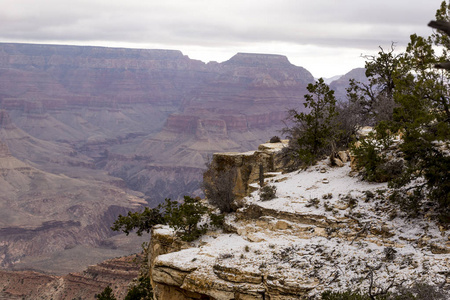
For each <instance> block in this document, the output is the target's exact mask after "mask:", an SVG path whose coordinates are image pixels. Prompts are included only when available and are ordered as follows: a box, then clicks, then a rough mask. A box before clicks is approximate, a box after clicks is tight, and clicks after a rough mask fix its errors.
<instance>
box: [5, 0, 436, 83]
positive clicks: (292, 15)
mask: <svg viewBox="0 0 450 300" xmlns="http://www.w3.org/2000/svg"><path fill="white" fill-rule="evenodd" d="M441 2H442V1H441V0H220V1H216V0H0V3H1V9H0V42H32V43H45V44H48V43H52V44H68V45H93V46H108V47H130V48H143V49H177V50H181V51H182V52H183V53H184V54H185V55H188V56H189V57H190V58H194V59H200V60H202V61H205V62H208V61H218V62H222V61H225V60H228V59H229V58H230V57H232V56H233V55H234V54H235V53H237V52H255V53H272V54H282V55H286V56H287V57H288V58H289V60H290V62H291V63H293V64H295V65H297V66H302V67H305V68H306V69H308V70H309V71H310V72H311V73H312V74H313V75H314V76H315V77H321V76H322V77H331V76H334V75H339V74H344V73H346V72H348V71H350V70H351V69H353V68H355V67H362V66H364V60H363V59H362V58H360V55H361V54H375V53H376V52H377V50H378V46H382V47H384V48H388V47H389V46H390V44H391V42H395V43H396V44H397V48H398V49H401V48H402V47H404V46H406V44H407V42H408V40H409V35H410V34H412V33H417V34H421V35H429V34H431V33H432V30H431V29H430V28H428V27H427V23H428V22H429V21H430V20H432V19H434V17H435V12H436V9H438V8H439V6H440V3H441Z"/></svg>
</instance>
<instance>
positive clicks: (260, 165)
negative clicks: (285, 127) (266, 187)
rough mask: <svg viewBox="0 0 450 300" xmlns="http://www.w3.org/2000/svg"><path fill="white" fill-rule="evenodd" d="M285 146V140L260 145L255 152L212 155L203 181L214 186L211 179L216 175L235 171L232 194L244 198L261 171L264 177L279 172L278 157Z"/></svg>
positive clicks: (258, 178)
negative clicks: (264, 174)
mask: <svg viewBox="0 0 450 300" xmlns="http://www.w3.org/2000/svg"><path fill="white" fill-rule="evenodd" d="M285 146H287V140H284V141H281V142H279V143H265V144H261V145H260V146H259V147H258V150H256V151H248V152H244V153H240V152H224V153H214V155H213V157H212V160H211V165H210V167H209V172H207V173H205V176H204V177H203V180H204V181H208V182H209V183H210V184H211V185H214V182H213V181H212V178H217V176H215V174H216V173H221V172H224V171H228V170H231V169H236V174H235V177H236V178H235V179H234V181H233V182H234V183H235V184H234V188H233V192H234V194H235V195H236V196H237V197H245V196H247V195H248V194H249V192H251V188H250V184H251V183H255V182H259V180H260V172H261V171H262V172H263V173H266V176H267V175H268V174H269V173H270V172H278V171H281V168H282V166H281V165H280V162H279V155H280V153H281V151H282V149H283V148H284V147H285Z"/></svg>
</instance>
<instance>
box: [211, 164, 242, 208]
mask: <svg viewBox="0 0 450 300" xmlns="http://www.w3.org/2000/svg"><path fill="white" fill-rule="evenodd" d="M236 172H237V170H236V168H229V169H226V168H224V169H220V170H215V169H213V168H212V167H211V163H207V170H206V171H205V173H204V174H203V184H202V188H203V192H204V193H205V196H206V198H207V199H208V201H209V203H210V204H211V205H214V206H215V207H217V208H218V209H219V210H220V212H221V213H230V212H232V211H234V207H233V202H234V200H235V198H236V197H235V195H234V191H233V189H234V185H235V180H236V176H237V173H236Z"/></svg>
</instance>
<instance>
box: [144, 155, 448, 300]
mask: <svg viewBox="0 0 450 300" xmlns="http://www.w3.org/2000/svg"><path fill="white" fill-rule="evenodd" d="M222 155H226V154H222ZM230 157H232V158H233V159H234V158H235V157H236V154H231V155H230ZM344 160H345V159H344ZM350 174H351V168H350V163H349V162H344V164H343V166H342V167H331V166H329V164H328V161H322V162H320V163H318V164H317V165H316V166H314V167H310V168H309V169H307V170H305V171H301V172H293V173H288V174H281V173H276V174H272V175H275V176H274V177H271V178H270V179H268V180H267V182H266V184H270V185H274V186H276V188H277V195H276V198H275V199H273V200H269V201H262V200H261V197H260V195H259V192H258V186H257V185H256V184H251V186H253V187H254V189H255V190H256V191H254V192H252V193H251V194H250V195H249V196H247V197H245V198H244V206H243V207H242V208H240V209H239V210H238V211H237V212H236V213H233V214H230V215H228V216H227V217H226V224H225V227H224V228H225V229H224V230H222V231H214V232H209V233H208V234H206V235H205V236H203V237H202V238H200V239H199V240H198V241H196V242H194V243H191V244H187V243H184V244H183V243H179V242H176V239H174V236H173V232H172V231H171V230H169V229H168V228H166V227H164V226H158V227H155V228H154V230H153V234H152V243H151V247H152V251H153V256H152V258H151V259H152V268H151V277H152V280H153V285H154V290H155V297H156V298H157V299H164V300H170V299H224V300H225V299H320V295H321V293H322V292H324V291H326V290H332V291H346V290H357V289H359V290H360V291H362V292H364V293H367V292H368V291H369V289H371V292H372V293H376V292H379V291H382V290H386V289H390V291H395V290H396V289H397V290H399V289H401V288H411V287H413V286H415V285H416V284H418V283H421V284H426V285H429V286H431V287H433V288H436V289H439V290H440V291H442V292H443V293H446V292H447V291H448V289H449V287H450V285H449V284H450V277H449V275H450V264H449V259H450V242H449V238H450V237H449V232H448V230H446V229H445V228H443V227H441V226H439V225H437V224H436V223H434V222H433V221H431V220H428V219H427V218H422V219H420V218H419V219H407V218H406V215H404V214H403V213H402V211H400V210H399V209H398V208H397V207H395V206H394V205H393V204H391V202H389V201H388V200H387V197H389V195H390V194H391V191H390V189H389V188H388V187H387V185H386V184H384V183H381V184H379V183H378V184H371V183H367V182H364V181H361V180H360V179H359V178H358V177H356V176H353V177H352V176H350Z"/></svg>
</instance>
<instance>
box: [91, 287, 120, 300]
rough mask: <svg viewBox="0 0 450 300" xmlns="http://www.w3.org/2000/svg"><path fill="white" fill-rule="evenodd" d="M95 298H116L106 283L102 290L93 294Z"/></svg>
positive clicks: (102, 299) (109, 299)
mask: <svg viewBox="0 0 450 300" xmlns="http://www.w3.org/2000/svg"><path fill="white" fill-rule="evenodd" d="M95 299H99V300H116V299H117V298H116V297H115V296H114V293H113V290H112V288H111V287H110V286H109V285H108V286H107V287H105V289H104V290H103V292H101V293H100V294H98V295H95Z"/></svg>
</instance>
